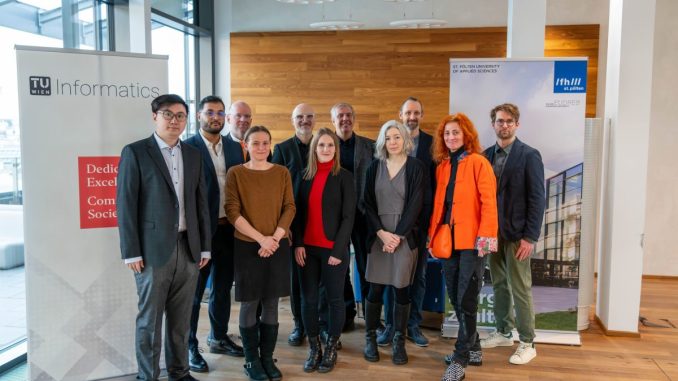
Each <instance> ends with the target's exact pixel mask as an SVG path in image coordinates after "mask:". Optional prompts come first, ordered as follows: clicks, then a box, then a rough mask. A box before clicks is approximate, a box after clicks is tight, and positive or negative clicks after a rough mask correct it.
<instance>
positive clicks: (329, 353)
mask: <svg viewBox="0 0 678 381" xmlns="http://www.w3.org/2000/svg"><path fill="white" fill-rule="evenodd" d="M338 342H339V338H338V337H337V336H330V337H328V339H327V344H326V345H325V353H324V354H323V359H322V361H321V362H320V366H319V367H318V372H320V373H327V372H329V371H331V370H332V369H334V365H335V364H336V363H337V343H338Z"/></svg>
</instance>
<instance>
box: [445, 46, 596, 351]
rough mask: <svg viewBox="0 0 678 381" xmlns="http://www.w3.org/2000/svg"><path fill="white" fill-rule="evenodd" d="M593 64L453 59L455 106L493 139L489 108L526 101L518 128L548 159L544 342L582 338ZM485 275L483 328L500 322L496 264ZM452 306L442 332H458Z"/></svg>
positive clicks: (539, 274)
mask: <svg viewBox="0 0 678 381" xmlns="http://www.w3.org/2000/svg"><path fill="white" fill-rule="evenodd" d="M586 68H587V59H586V58H548V59H529V60H520V59H471V60H470V59H451V60H450V113H456V112H463V113H465V114H467V115H468V116H469V118H470V119H471V120H472V121H473V123H474V124H475V126H476V129H477V130H478V133H479V135H480V143H481V145H482V146H483V147H490V146H492V145H494V144H495V142H496V136H495V135H494V130H493V129H492V125H491V119H490V110H492V108H493V107H495V106H497V105H499V104H502V103H513V104H515V105H516V106H518V107H519V109H520V126H519V128H518V130H517V133H516V135H517V136H518V138H519V139H520V140H521V141H523V142H525V143H526V144H528V145H530V146H532V147H534V148H536V149H537V150H539V152H540V153H541V156H542V159H543V162H544V172H545V173H544V179H545V184H544V186H545V189H546V200H545V201H546V211H545V215H544V222H543V224H542V231H541V236H540V238H539V241H538V242H537V244H536V249H535V251H534V253H533V254H532V256H531V258H530V261H531V267H532V285H533V287H532V296H533V300H534V310H535V320H536V328H537V337H536V339H535V340H536V341H537V342H548V343H561V344H580V339H579V334H578V331H577V297H578V295H577V294H578V288H579V259H580V256H582V255H592V253H580V234H581V205H582V179H583V171H584V169H585V168H583V161H584V131H585V116H586V79H587V75H586V74H587V72H586ZM484 280H485V282H484V285H483V288H482V291H481V292H480V299H479V305H478V323H479V329H493V327H494V325H495V319H494V312H493V305H494V294H493V291H492V281H491V274H490V271H489V267H486V271H485V277H484ZM448 304H449V301H448ZM447 311H449V312H450V313H449V314H447V316H446V318H445V320H444V323H443V335H444V336H453V335H456V318H455V316H454V312H453V311H452V308H451V306H449V305H448V307H447ZM514 337H517V333H516V332H515V331H514Z"/></svg>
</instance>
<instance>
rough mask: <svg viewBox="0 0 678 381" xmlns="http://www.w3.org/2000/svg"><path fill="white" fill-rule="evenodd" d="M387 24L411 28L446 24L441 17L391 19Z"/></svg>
mask: <svg viewBox="0 0 678 381" xmlns="http://www.w3.org/2000/svg"><path fill="white" fill-rule="evenodd" d="M389 25H391V26H393V27H396V28H411V29H417V28H419V29H423V28H439V27H441V26H444V25H447V21H445V20H441V19H433V18H432V19H402V20H396V21H391V22H390V23H389Z"/></svg>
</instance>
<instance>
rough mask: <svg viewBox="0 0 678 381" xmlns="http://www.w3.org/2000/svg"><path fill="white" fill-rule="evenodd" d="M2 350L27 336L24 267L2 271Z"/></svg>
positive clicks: (0, 285)
mask: <svg viewBox="0 0 678 381" xmlns="http://www.w3.org/2000/svg"><path fill="white" fill-rule="evenodd" d="M0 311H2V313H0V348H2V347H5V346H6V345H8V344H11V343H13V342H15V341H17V340H19V339H21V338H22V337H25V336H26V282H25V276H24V267H23V266H21V267H16V268H13V269H10V270H0Z"/></svg>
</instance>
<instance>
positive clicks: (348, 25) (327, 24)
mask: <svg viewBox="0 0 678 381" xmlns="http://www.w3.org/2000/svg"><path fill="white" fill-rule="evenodd" d="M364 25H365V24H363V23H361V22H357V21H353V20H327V21H319V22H314V23H311V24H310V27H311V28H316V29H328V30H338V29H358V28H362V27H363V26H364Z"/></svg>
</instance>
